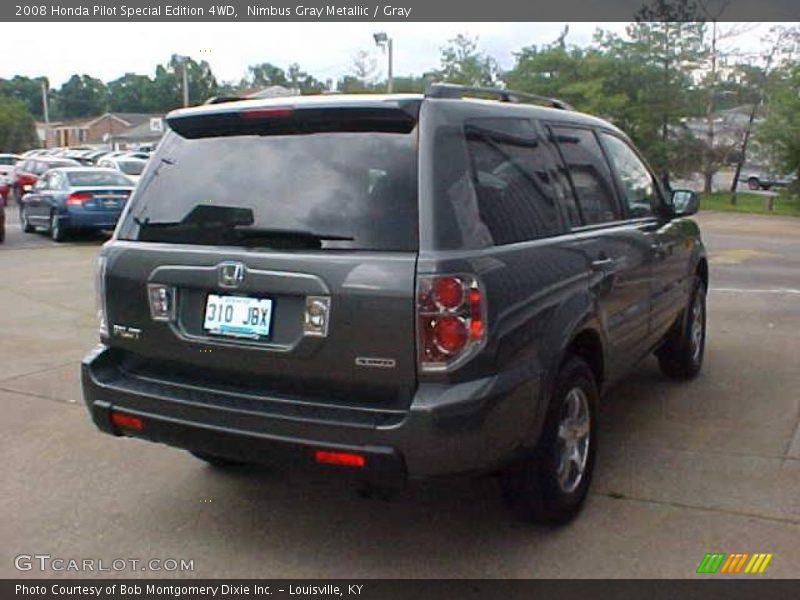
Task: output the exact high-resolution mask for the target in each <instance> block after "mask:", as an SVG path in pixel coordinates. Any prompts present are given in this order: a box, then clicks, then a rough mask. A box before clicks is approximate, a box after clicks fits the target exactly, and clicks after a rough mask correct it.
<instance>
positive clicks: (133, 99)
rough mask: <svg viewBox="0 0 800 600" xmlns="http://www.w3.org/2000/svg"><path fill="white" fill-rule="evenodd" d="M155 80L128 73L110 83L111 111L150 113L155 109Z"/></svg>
mask: <svg viewBox="0 0 800 600" xmlns="http://www.w3.org/2000/svg"><path fill="white" fill-rule="evenodd" d="M153 92H154V90H153V80H152V79H150V78H149V77H148V76H147V75H137V74H135V73H126V74H125V75H123V76H122V77H120V78H119V79H115V80H114V81H111V82H109V83H108V104H109V110H111V111H117V112H140V113H143V112H150V111H151V110H152V109H153V106H152V95H153Z"/></svg>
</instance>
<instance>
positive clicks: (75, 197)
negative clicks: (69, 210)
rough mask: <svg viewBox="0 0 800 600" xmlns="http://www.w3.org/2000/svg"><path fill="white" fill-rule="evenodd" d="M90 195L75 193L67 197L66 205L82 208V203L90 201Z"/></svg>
mask: <svg viewBox="0 0 800 600" xmlns="http://www.w3.org/2000/svg"><path fill="white" fill-rule="evenodd" d="M92 197H93V196H92V195H91V194H88V193H86V192H75V193H73V194H70V195H69V196H67V199H66V203H67V204H68V205H69V206H83V203H84V202H86V201H87V200H91V199H92Z"/></svg>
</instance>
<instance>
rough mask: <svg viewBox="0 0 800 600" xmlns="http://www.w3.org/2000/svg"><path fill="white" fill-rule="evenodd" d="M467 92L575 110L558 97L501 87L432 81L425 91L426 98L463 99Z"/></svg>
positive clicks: (508, 100)
mask: <svg viewBox="0 0 800 600" xmlns="http://www.w3.org/2000/svg"><path fill="white" fill-rule="evenodd" d="M466 94H488V95H491V96H497V97H498V98H499V99H500V101H501V102H521V101H528V102H536V103H538V104H544V105H545V106H550V107H553V108H559V109H561V110H575V109H573V108H572V106H570V105H569V104H567V103H566V102H564V101H563V100H559V99H558V98H549V97H548V96H539V95H538V94H528V93H527V92H515V91H514V90H504V89H501V88H488V87H477V86H471V85H459V84H457V83H432V84H431V85H430V86H428V89H427V90H426V91H425V97H426V98H452V99H461V98H463V97H464V96H465V95H466Z"/></svg>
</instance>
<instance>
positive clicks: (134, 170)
mask: <svg viewBox="0 0 800 600" xmlns="http://www.w3.org/2000/svg"><path fill="white" fill-rule="evenodd" d="M97 166H98V167H103V168H106V169H116V170H117V171H121V172H122V173H124V174H125V175H127V176H128V177H129V178H130V179H133V180H134V181H139V177H141V175H142V171H144V168H145V167H146V166H147V161H146V160H142V159H141V158H135V157H133V156H117V157H114V158H106V157H103V158H101V159H100V160H99V161H97Z"/></svg>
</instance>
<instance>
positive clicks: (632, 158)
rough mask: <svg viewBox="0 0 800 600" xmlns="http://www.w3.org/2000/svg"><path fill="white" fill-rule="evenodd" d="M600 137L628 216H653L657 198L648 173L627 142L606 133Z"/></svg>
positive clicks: (635, 217) (651, 177)
mask: <svg viewBox="0 0 800 600" xmlns="http://www.w3.org/2000/svg"><path fill="white" fill-rule="evenodd" d="M600 135H601V137H602V139H603V143H604V144H605V146H606V149H607V150H608V158H609V160H610V161H611V164H612V165H613V166H614V170H615V171H616V172H617V177H618V178H619V182H620V184H621V186H622V194H623V198H624V200H625V203H626V204H627V206H628V214H629V215H630V217H631V218H633V219H640V218H645V217H651V216H653V214H654V213H655V210H656V207H657V206H658V201H659V197H658V192H657V191H656V186H655V182H654V181H653V176H652V175H651V174H650V171H649V170H648V169H647V167H646V166H645V164H644V163H643V162H642V161H641V159H640V158H639V157H638V156H637V155H636V152H634V151H633V149H632V148H631V147H630V146H629V145H628V144H627V142H625V141H623V140H621V139H620V138H618V137H617V136H615V135H611V134H608V133H601V134H600Z"/></svg>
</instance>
